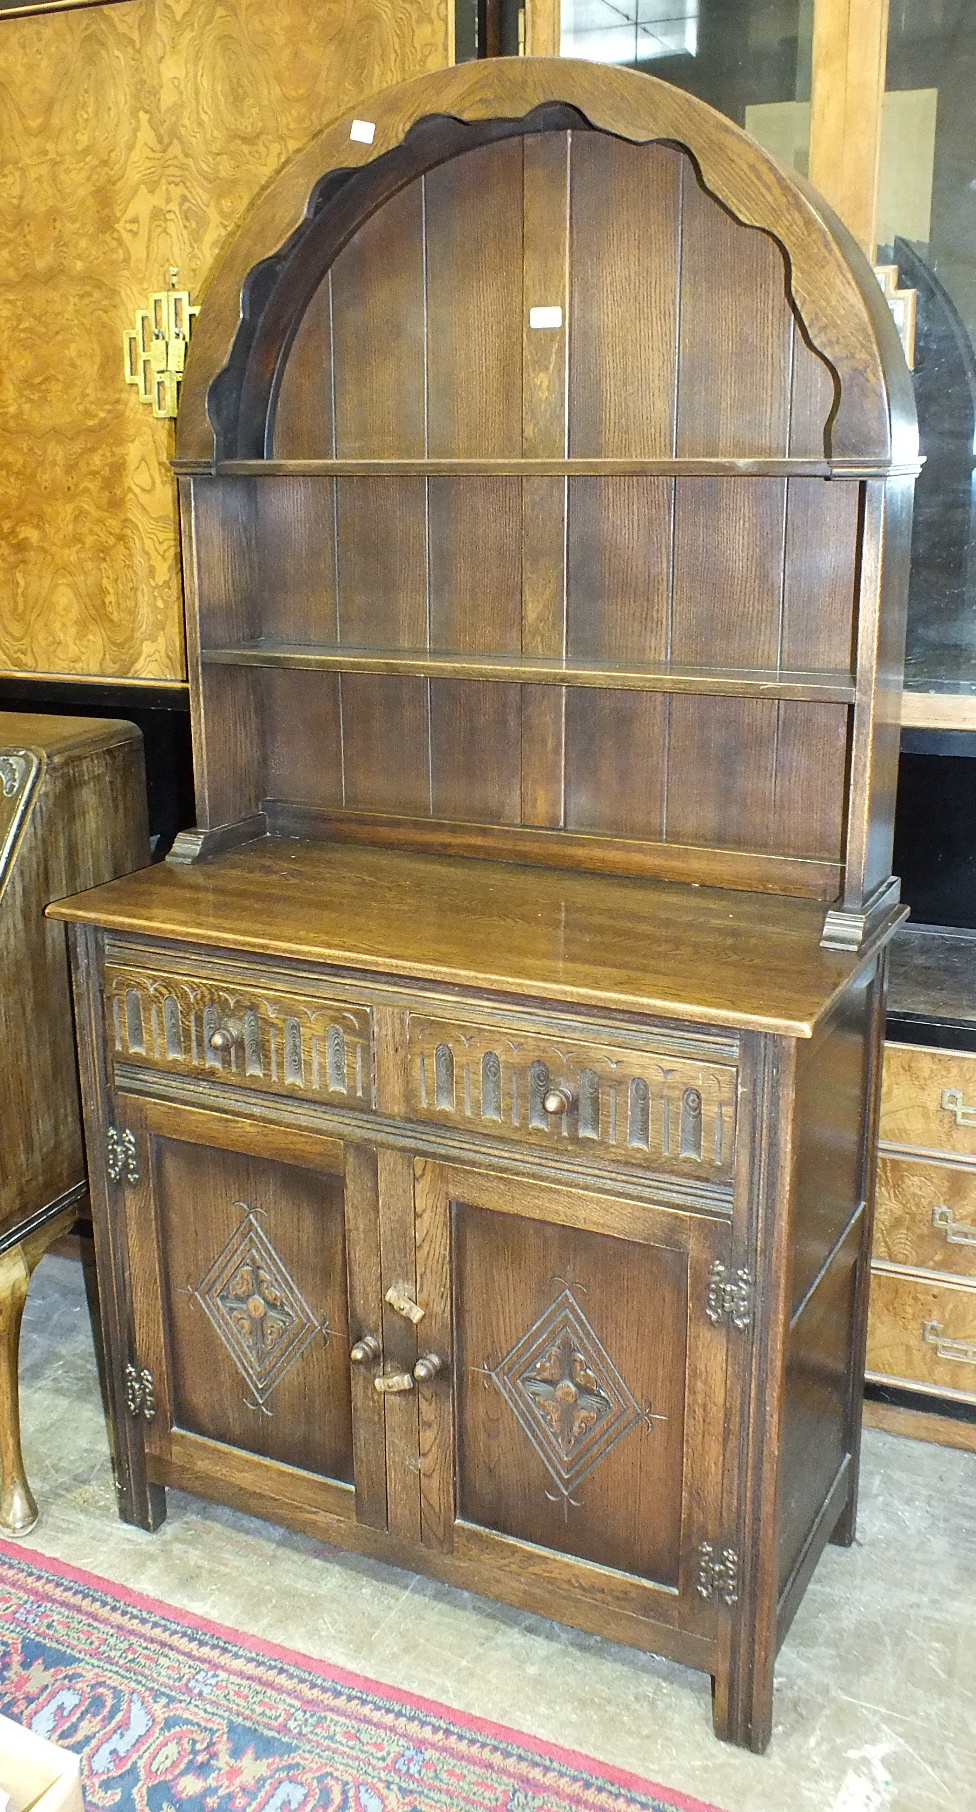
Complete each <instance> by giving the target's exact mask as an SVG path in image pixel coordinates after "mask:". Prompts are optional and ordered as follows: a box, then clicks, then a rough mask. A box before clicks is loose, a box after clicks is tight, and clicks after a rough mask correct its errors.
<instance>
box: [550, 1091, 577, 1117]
mask: <svg viewBox="0 0 976 1812" xmlns="http://www.w3.org/2000/svg"><path fill="white" fill-rule="evenodd" d="M542 1105H543V1108H544V1109H545V1111H546V1113H547V1114H568V1113H569V1110H570V1108H571V1107H572V1105H573V1097H572V1095H571V1094H570V1092H569V1089H568V1088H550V1089H547V1090H546V1093H545V1094H544V1095H543V1097H542Z"/></svg>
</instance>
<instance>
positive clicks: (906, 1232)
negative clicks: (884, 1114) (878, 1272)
mask: <svg viewBox="0 0 976 1812" xmlns="http://www.w3.org/2000/svg"><path fill="white" fill-rule="evenodd" d="M874 1257H875V1259H876V1260H880V1261H882V1262H884V1263H885V1264H889V1265H907V1266H909V1267H911V1268H912V1269H914V1270H917V1271H945V1272H948V1273H950V1274H952V1275H953V1276H955V1277H960V1278H972V1279H973V1280H974V1281H976V1170H969V1169H965V1168H964V1167H963V1166H962V1165H959V1164H933V1163H931V1162H929V1161H928V1160H927V1159H925V1158H894V1157H882V1158H881V1159H880V1161H879V1164H878V1200H877V1208H876V1211H875V1222H874Z"/></svg>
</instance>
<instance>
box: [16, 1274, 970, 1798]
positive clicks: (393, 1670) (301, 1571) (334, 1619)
mask: <svg viewBox="0 0 976 1812" xmlns="http://www.w3.org/2000/svg"><path fill="white" fill-rule="evenodd" d="M22 1381H23V1382H22V1390H23V1421H24V1435H25V1451H26V1455H27V1462H28V1467H29V1470H30V1475H31V1480H32V1484H33V1487H34V1491H35V1494H36V1496H37V1498H38V1500H39V1502H40V1504H41V1520H40V1522H39V1523H38V1525H37V1527H36V1528H35V1529H34V1530H33V1532H32V1533H31V1535H30V1536H29V1537H28V1538H27V1544H26V1545H28V1546H30V1547H33V1548H35V1549H37V1550H39V1551H40V1552H41V1553H44V1554H49V1555H52V1556H55V1557H57V1558H58V1559H60V1560H63V1561H65V1562H67V1563H69V1564H71V1565H73V1566H78V1567H84V1568H87V1569H88V1570H89V1571H91V1572H93V1573H97V1574H100V1575H101V1576H102V1577H104V1578H106V1579H111V1580H115V1581H118V1582H119V1583H121V1584H124V1585H127V1586H129V1587H131V1588H133V1589H135V1590H138V1591H141V1592H144V1593H147V1594H148V1595H149V1596H151V1597H154V1598H158V1599H161V1600H162V1601H163V1602H164V1603H168V1604H173V1605H178V1606H181V1607H182V1608H184V1609H186V1610H189V1611H195V1612H197V1613H199V1614H200V1615H202V1616H205V1617H209V1618H211V1619H213V1620H214V1621H216V1622H220V1623H224V1624H228V1625H230V1626H231V1627H232V1628H236V1629H241V1630H245V1631H248V1632H251V1633H253V1634H256V1635H259V1636H263V1637H265V1638H266V1639H268V1640H271V1641H276V1642H280V1643H283V1644H285V1645H287V1646H289V1647H292V1648H295V1649H298V1650H300V1651H301V1652H302V1653H303V1654H307V1655H314V1656H317V1657H320V1658H322V1659H324V1660H327V1661H330V1662H333V1663H335V1664H337V1665H339V1666H342V1667H347V1668H350V1669H353V1670H355V1671H356V1672H359V1673H363V1674H366V1675H369V1676H370V1677H371V1678H373V1679H376V1680H382V1681H386V1682H388V1683H390V1684H392V1685H395V1686H399V1687H403V1688H406V1689H408V1690H410V1691H413V1692H417V1693H422V1694H425V1695H426V1696H428V1697H429V1698H433V1699H437V1700H440V1701H441V1702H443V1703H445V1704H448V1705H453V1706H457V1707H459V1708H461V1709H462V1710H465V1711H468V1712H472V1713H474V1714H476V1715H479V1716H481V1717H486V1718H491V1719H494V1720H496V1721H497V1722H499V1723H502V1724H507V1725H510V1726H512V1727H514V1728H515V1729H517V1730H523V1731H528V1732H530V1733H532V1734H533V1735H535V1736H537V1737H542V1738H545V1739H548V1740H550V1741H552V1742H554V1743H558V1744H561V1745H563V1746H564V1747H567V1748H570V1749H578V1750H582V1751H583V1752H584V1753H585V1754H588V1755H592V1756H597V1757H600V1758H602V1759H603V1760H605V1761H607V1762H610V1763H613V1764H614V1765H616V1766H617V1767H619V1768H624V1769H630V1770H632V1771H633V1772H634V1773H636V1774H639V1775H643V1776H645V1777H647V1778H649V1779H651V1780H656V1781H660V1782H663V1783H665V1784H666V1785H668V1786H671V1787H676V1788H680V1789H681V1790H683V1791H684V1792H686V1793H690V1794H695V1795H698V1796H700V1797H701V1798H702V1799H704V1800H706V1801H710V1802H714V1803H715V1804H716V1805H718V1806H720V1807H722V1808H724V1812H976V1589H974V1588H976V1455H971V1454H964V1453H957V1452H954V1451H952V1450H950V1449H947V1448H939V1447H933V1446H927V1445H923V1444H921V1443H916V1442H911V1441H906V1440H901V1439H898V1438H896V1437H894V1436H890V1435H881V1434H875V1433H870V1434H868V1435H866V1437H865V1453H864V1473H863V1488H862V1500H861V1517H860V1524H859V1530H858V1539H857V1542H856V1544H855V1546H854V1547H853V1549H849V1550H843V1549H838V1548H828V1550H827V1552H826V1554H825V1555H824V1557H823V1559H822V1561H821V1563H820V1566H819V1568H818V1570H817V1573H816V1575H815V1577H814V1579H813V1581H812V1583H811V1585H810V1588H809V1590H808V1592H807V1595H806V1598H805V1599H804V1602H803V1604H802V1606H801V1607H800V1611H799V1613H798V1615H797V1618H796V1621H795V1623H794V1625H793V1628H792V1630H791V1632H790V1634H789V1636H788V1638H787V1640H786V1643H785V1645H784V1647H783V1650H782V1652H781V1655H780V1657H779V1662H778V1665H777V1689H776V1703H775V1723H774V1734H773V1741H772V1744H771V1746H770V1748H769V1751H768V1752H767V1754H766V1755H765V1756H753V1755H748V1754H746V1753H744V1752H742V1751H739V1750H734V1749H731V1748H729V1747H728V1746H726V1745H724V1744H720V1743H718V1742H716V1741H715V1739H714V1737H713V1736H712V1733H711V1721H710V1707H709V1682H708V1680H707V1679H706V1678H705V1677H704V1676H702V1675H698V1674H694V1673H691V1672H689V1671H687V1670H686V1669H684V1668H680V1667H677V1666H674V1665H672V1664H671V1663H669V1662H666V1661H660V1660H657V1659H655V1658H654V1657H652V1656H647V1655H642V1654H638V1653H636V1652H635V1651H633V1650H630V1649H625V1648H619V1647H616V1646H614V1645H613V1644H610V1643H606V1642H601V1641H599V1640H598V1639H596V1638H591V1637H589V1636H585V1635H581V1634H579V1633H578V1632H576V1631H573V1630H569V1629H565V1628H562V1627H560V1626H559V1625H556V1624H552V1623H547V1622H545V1621H544V1620H543V1619H541V1618H538V1617H533V1616H531V1615H527V1614H524V1613H522V1612H519V1611H514V1610H510V1609H507V1608H506V1607H504V1606H499V1605H493V1604H489V1603H487V1602H485V1601H484V1600H482V1599H478V1598H475V1597H472V1596H471V1595H470V1594H468V1593H465V1592H458V1591H454V1590H452V1589H451V1588H449V1587H445V1586H440V1585H436V1584H433V1583H431V1582H430V1581H427V1580H422V1579H418V1578H415V1577H414V1576H413V1575H411V1574H407V1573H402V1572H399V1571H397V1570H396V1569H394V1568H391V1567H386V1566H382V1565H379V1564H377V1563H374V1562H371V1561H367V1560H363V1559H360V1558H358V1557H356V1556H350V1555H346V1554H342V1553H340V1552H338V1551H337V1550H335V1549H333V1548H329V1547H326V1546H324V1545H323V1544H321V1543H319V1542H315V1541H311V1540H308V1539H306V1538H304V1537H302V1536H297V1535H292V1534H289V1533H287V1532H285V1531H282V1530H279V1529H275V1528H273V1527H271V1526H270V1525H268V1524H266V1523H262V1522H259V1521H257V1520H256V1519H254V1518H252V1517H247V1516H241V1515H238V1514H236V1513H234V1512H232V1511H228V1510H224V1509H221V1508H219V1507H217V1506H215V1505H210V1504H206V1503H204V1502H202V1501H201V1500H199V1499H196V1498H191V1497H186V1496H184V1495H182V1494H181V1493H178V1492H171V1493H170V1494H169V1515H168V1518H167V1521H166V1523H165V1524H164V1525H163V1528H162V1529H161V1530H160V1531H159V1532H158V1533H157V1534H156V1535H146V1534H144V1533H143V1532H142V1531H140V1530H135V1529H130V1528H127V1527H125V1526H124V1525H123V1524H121V1523H120V1522H119V1521H118V1519H117V1517H116V1513H115V1500H114V1491H113V1486H112V1476H111V1470H110V1465H109V1458H108V1448H107V1444H106V1439H105V1431H104V1427H103V1424H102V1416H101V1405H100V1401H99V1394H98V1386H97V1380H96V1373H95V1363H94V1353H93V1347H92V1338H91V1329H90V1326H89V1321H88V1313H87V1308H86V1303H85V1294H84V1288H83V1280H82V1273H81V1267H80V1266H79V1265H77V1264H75V1263H73V1262H72V1261H71V1260H70V1259H63V1258H54V1257H49V1258H47V1259H45V1260H44V1261H43V1263H42V1264H41V1266H40V1267H39V1269H38V1272H37V1274H36V1276H35V1279H34V1284H33V1287H32V1290H31V1296H30V1299H29V1303H28V1310H27V1315H26V1317H25V1327H24V1337H23V1349H22Z"/></svg>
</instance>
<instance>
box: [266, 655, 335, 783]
mask: <svg viewBox="0 0 976 1812" xmlns="http://www.w3.org/2000/svg"><path fill="white" fill-rule="evenodd" d="M260 679H261V681H262V686H261V703H262V715H263V721H264V726H265V732H264V733H265V746H266V748H267V758H266V762H265V780H264V786H263V788H262V792H263V794H264V796H265V797H266V798H269V799H289V800H294V799H301V800H302V801H303V802H304V803H306V804H308V805H315V806H320V807H327V808H328V809H329V810H332V811H339V810H341V808H342V806H343V803H344V798H343V774H342V687H343V685H344V684H345V683H346V682H345V680H344V679H343V677H342V675H340V674H338V673H303V672H301V671H300V670H299V669H295V668H269V669H268V670H266V671H265V672H264V673H262V674H261V675H260Z"/></svg>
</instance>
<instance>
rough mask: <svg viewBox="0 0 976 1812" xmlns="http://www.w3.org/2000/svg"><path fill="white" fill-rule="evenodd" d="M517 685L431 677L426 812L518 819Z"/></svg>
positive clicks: (479, 819) (485, 820)
mask: <svg viewBox="0 0 976 1812" xmlns="http://www.w3.org/2000/svg"><path fill="white" fill-rule="evenodd" d="M519 692H520V688H519V687H518V686H508V685H493V684H489V683H485V682H483V681H478V680H432V681H431V687H430V724H431V732H430V748H431V753H430V772H431V811H432V813H433V816H434V817H435V818H453V819H468V820H470V821H472V822H473V823H476V824H518V823H519V822H520V805H521V761H522V747H521V730H522V714H521V700H520V697H519Z"/></svg>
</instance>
